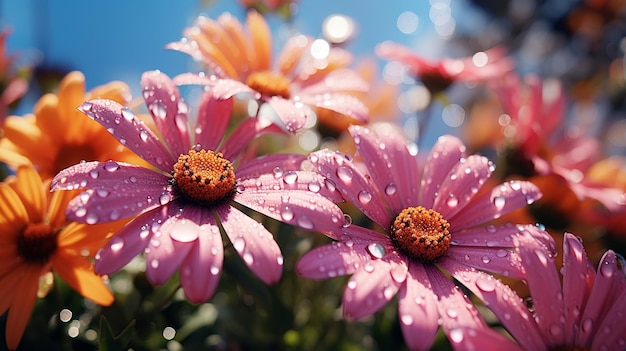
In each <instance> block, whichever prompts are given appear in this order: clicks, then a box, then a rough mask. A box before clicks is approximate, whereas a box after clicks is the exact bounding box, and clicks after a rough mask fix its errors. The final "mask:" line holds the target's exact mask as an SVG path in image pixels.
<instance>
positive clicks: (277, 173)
mask: <svg viewBox="0 0 626 351" xmlns="http://www.w3.org/2000/svg"><path fill="white" fill-rule="evenodd" d="M272 172H273V173H274V178H277V179H278V178H280V177H282V176H283V169H282V168H280V167H275V168H274V170H273V171H272Z"/></svg>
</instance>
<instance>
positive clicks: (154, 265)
mask: <svg viewBox="0 0 626 351" xmlns="http://www.w3.org/2000/svg"><path fill="white" fill-rule="evenodd" d="M150 267H152V268H154V269H157V268H159V260H157V259H156V258H155V259H153V260H152V261H150Z"/></svg>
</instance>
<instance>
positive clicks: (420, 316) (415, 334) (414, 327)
mask: <svg viewBox="0 0 626 351" xmlns="http://www.w3.org/2000/svg"><path fill="white" fill-rule="evenodd" d="M436 300H437V296H436V295H435V294H434V293H433V291H432V286H431V285H430V280H429V279H428V275H427V274H426V271H425V270H424V265H422V264H415V263H410V264H409V276H408V278H407V280H406V283H405V284H404V285H403V286H402V287H401V289H400V295H399V297H398V315H399V318H400V327H401V328H402V335H404V340H405V341H406V344H407V346H408V347H409V349H411V350H427V349H429V348H430V347H431V345H432V343H433V341H434V339H435V336H436V334H437V330H438V329H439V324H438V322H437V321H438V319H439V312H438V311H437V307H436V305H435V303H432V302H433V301H436Z"/></svg>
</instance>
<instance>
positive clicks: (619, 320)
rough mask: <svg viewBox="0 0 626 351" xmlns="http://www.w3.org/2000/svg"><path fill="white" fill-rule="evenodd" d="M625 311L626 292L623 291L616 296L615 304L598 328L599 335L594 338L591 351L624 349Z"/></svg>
mask: <svg viewBox="0 0 626 351" xmlns="http://www.w3.org/2000/svg"><path fill="white" fill-rule="evenodd" d="M625 311H626V290H624V289H622V290H621V294H620V295H616V297H615V300H614V304H613V305H612V306H611V308H610V309H609V311H608V312H607V313H606V315H605V316H604V318H603V320H602V322H601V323H600V325H599V326H598V333H597V334H596V335H594V337H593V341H592V343H591V350H620V349H623V348H624V342H625V340H624V338H625V335H626V323H624V312H625Z"/></svg>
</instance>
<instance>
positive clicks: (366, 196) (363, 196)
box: [358, 190, 372, 205]
mask: <svg viewBox="0 0 626 351" xmlns="http://www.w3.org/2000/svg"><path fill="white" fill-rule="evenodd" d="M358 198H359V202H360V203H362V204H363V205H367V204H368V203H369V202H370V201H372V194H370V193H369V192H367V191H365V190H362V191H360V192H359V195H358Z"/></svg>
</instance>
